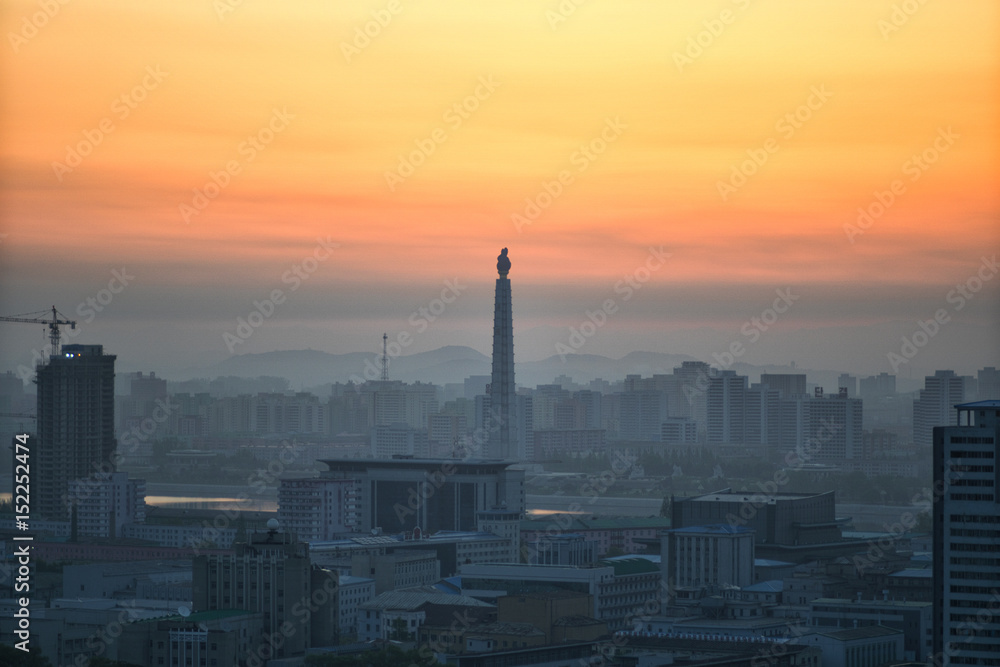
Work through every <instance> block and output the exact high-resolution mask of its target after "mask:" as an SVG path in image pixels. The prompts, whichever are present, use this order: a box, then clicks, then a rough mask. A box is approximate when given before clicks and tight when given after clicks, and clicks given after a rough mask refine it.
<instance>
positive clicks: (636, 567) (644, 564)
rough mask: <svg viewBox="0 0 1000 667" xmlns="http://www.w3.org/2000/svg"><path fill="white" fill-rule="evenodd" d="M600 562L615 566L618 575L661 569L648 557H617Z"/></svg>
mask: <svg viewBox="0 0 1000 667" xmlns="http://www.w3.org/2000/svg"><path fill="white" fill-rule="evenodd" d="M600 564H601V565H610V566H611V567H613V568H615V576H616V577H624V576H628V575H631V574H645V573H647V572H659V571H660V567H659V566H658V565H657V564H656V563H654V562H652V561H650V560H649V559H646V558H616V559H615V560H611V561H608V560H602V561H601V562H600Z"/></svg>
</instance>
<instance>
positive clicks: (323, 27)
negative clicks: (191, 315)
mask: <svg viewBox="0 0 1000 667" xmlns="http://www.w3.org/2000/svg"><path fill="white" fill-rule="evenodd" d="M52 2H53V3H55V0H52ZM571 4H572V3H569V2H564V3H562V5H560V3H558V2H540V3H539V2H527V1H524V0H512V1H507V2H503V3H480V2H469V1H468V0H419V2H416V1H412V2H410V1H407V0H393V2H387V1H375V2H368V1H365V2H350V3H343V2H337V3H333V2H329V1H327V0H314V1H309V2H282V3H272V2H257V1H255V0H246V1H244V2H241V3H240V2H237V0H216V1H215V2H209V1H206V0H200V1H197V2H194V1H191V0H174V1H172V2H169V3H152V4H150V3H139V4H137V3H134V2H126V1H125V0H115V1H113V0H94V1H93V2H87V3H82V2H67V3H66V4H58V3H56V4H53V7H58V11H57V12H56V13H55V14H54V15H53V16H51V17H49V16H46V15H45V13H44V10H43V9H42V5H44V3H41V4H39V3H38V2H28V1H22V0H8V2H6V3H5V6H4V9H3V12H2V15H0V31H2V33H3V34H4V35H5V41H6V42H7V44H6V46H5V47H4V48H5V52H4V56H3V58H2V61H0V81H2V85H3V90H4V94H3V95H2V98H0V104H2V106H0V114H2V115H0V139H2V142H0V169H2V171H0V203H2V209H0V211H2V213H0V215H2V217H0V224H2V233H4V234H6V236H5V237H3V242H2V244H0V257H2V259H3V268H2V269H0V271H2V272H3V273H2V274H0V276H2V279H3V283H4V285H5V287H4V289H3V292H0V306H2V308H0V310H2V311H4V312H5V313H6V312H7V311H14V312H19V311H21V310H35V309H38V308H41V307H45V306H47V305H48V304H49V301H51V300H54V299H57V298H58V296H59V293H60V289H65V291H66V292H68V293H71V294H72V296H71V297H69V298H68V305H67V308H68V309H70V310H72V307H73V305H74V304H76V303H77V301H78V300H79V298H82V295H84V294H88V293H93V291H94V290H95V289H96V288H98V287H100V285H101V284H102V282H107V278H106V275H105V274H106V273H107V270H108V269H109V268H110V267H112V266H118V265H122V264H127V265H128V266H133V267H135V268H136V269H137V270H142V271H144V272H145V273H144V275H145V276H146V277H147V278H148V279H147V283H155V284H156V285H157V286H159V287H161V288H163V289H164V290H169V289H171V288H176V289H178V290H179V291H180V292H183V291H184V290H185V289H188V288H191V289H193V288H194V287H199V286H202V287H204V286H212V288H220V289H233V290H236V291H235V292H233V294H234V295H236V296H235V300H236V301H237V303H234V306H233V312H232V313H219V316H220V317H223V318H229V316H230V315H231V316H232V317H236V315H237V314H238V313H239V312H242V311H243V310H245V308H244V305H245V304H246V303H249V301H250V300H251V299H252V298H254V296H255V295H256V294H259V293H266V292H267V290H268V289H270V286H272V285H273V284H275V281H276V276H280V275H281V273H282V271H284V270H285V269H286V268H287V267H288V266H289V265H290V264H292V263H294V262H298V261H301V260H302V258H303V257H305V256H307V255H308V254H309V253H310V252H311V251H312V248H313V247H314V246H315V244H316V238H317V237H324V238H325V237H327V236H329V237H330V238H331V239H332V241H334V242H336V243H339V244H340V247H339V248H338V250H337V253H336V265H335V267H332V265H331V267H332V268H329V269H328V270H327V269H324V270H323V271H320V272H318V273H317V275H316V278H315V280H314V282H313V285H314V286H319V285H323V286H326V287H328V288H329V289H331V290H335V289H336V286H337V285H341V284H344V283H345V282H350V283H352V284H366V283H367V284H373V283H377V284H379V285H383V284H385V285H391V284H394V283H399V284H406V285H414V284H425V285H431V286H433V285H438V284H440V282H441V281H442V280H443V279H445V278H448V277H450V276H453V275H460V276H467V277H468V279H469V280H472V281H481V282H483V283H487V282H488V281H490V280H491V279H492V278H493V277H494V275H493V274H492V272H491V270H490V267H491V265H492V262H493V258H495V256H496V253H497V252H498V249H499V248H500V247H502V246H510V247H511V256H512V259H513V262H514V270H513V272H512V278H513V277H516V279H517V280H518V281H519V284H522V285H534V284H543V283H547V282H556V283H559V284H577V285H579V284H584V285H592V286H594V288H593V289H594V292H593V294H594V298H595V299H598V300H599V299H600V297H601V294H602V290H605V289H606V288H607V287H608V286H609V285H613V284H614V282H615V281H616V280H617V279H618V278H619V277H620V276H621V275H622V274H623V272H630V271H632V270H633V269H634V268H635V267H636V266H638V265H639V264H641V262H642V261H644V257H645V254H646V248H647V247H649V246H651V245H654V246H660V245H663V246H664V247H666V248H668V249H669V250H670V251H671V252H672V257H671V261H670V262H669V264H668V265H667V266H665V267H664V268H663V270H662V271H660V272H657V274H656V276H655V278H654V282H657V283H658V284H660V285H672V286H678V285H681V286H682V285H686V284H692V283H696V284H726V283H739V284H760V285H763V286H766V287H768V288H769V289H770V288H771V287H774V286H780V285H783V284H790V283H795V284H802V283H806V284H824V285H834V284H839V283H850V284H852V285H855V286H864V285H872V284H884V285H923V286H926V287H927V288H928V289H929V290H931V291H932V292H933V294H937V293H938V291H940V288H941V287H942V286H944V287H946V286H947V285H948V284H949V283H951V282H954V281H955V280H959V279H963V278H964V277H965V276H966V275H967V274H968V273H969V272H970V271H971V270H973V269H974V268H975V266H976V264H977V263H978V261H979V257H980V256H981V255H982V253H983V252H985V251H986V250H989V249H996V248H997V247H998V246H1000V243H998V240H1000V224H998V220H1000V217H998V204H1000V202H998V189H997V184H998V182H1000V179H998V176H1000V173H998V160H997V158H998V134H997V130H998V120H997V119H998V118H1000V103H998V102H1000V100H998V94H1000V91H998V85H997V84H998V63H1000V58H998V45H1000V39H998V37H1000V35H998V26H1000V21H998V18H1000V17H998V13H1000V10H998V6H997V4H996V3H995V2H993V1H992V0H981V1H976V0H968V1H965V0H963V2H959V3H943V2H931V3H927V4H926V5H923V6H920V7H919V9H918V10H917V11H916V12H915V13H914V14H913V15H912V16H909V15H904V14H900V13H899V11H900V10H898V9H897V10H896V12H897V13H896V15H895V20H896V22H897V23H900V24H901V25H899V26H898V29H893V30H891V31H890V30H889V29H888V27H887V26H890V25H891V21H892V20H893V12H894V4H893V3H892V2H872V1H870V0H838V1H836V2H833V1H830V2H801V0H785V1H778V0H767V1H765V0H759V1H756V0H735V1H729V0H727V1H723V2H648V1H638V0H614V2H611V1H604V2H601V1H599V0H591V1H590V2H586V3H582V4H581V5H580V6H579V7H578V8H577V9H576V10H575V11H574V12H573V13H572V14H571V15H569V16H559V15H558V14H557V13H558V11H559V9H558V8H559V7H560V6H570V5H571ZM897 4H901V3H897ZM230 5H236V6H234V7H232V6H230ZM227 7H228V8H229V9H231V11H228V10H224V9H223V8H227ZM392 9H394V10H396V11H395V13H392V11H390V10H392ZM49 11H50V12H51V11H52V10H51V9H49ZM379 16H381V17H382V20H383V22H384V23H386V25H384V26H377V27H376V24H375V23H373V21H374V20H375V18H373V17H379ZM387 17H388V20H387ZM562 19H565V20H562ZM39 26H40V27H39ZM366 27H367V28H368V29H369V30H370V31H371V32H372V33H375V36H374V37H371V38H370V39H369V40H368V43H367V44H365V43H364V42H356V43H355V42H354V40H355V39H356V32H357V31H358V30H362V31H363V30H364V29H365V28H366ZM893 27H896V26H893ZM713 30H714V31H715V32H716V33H717V34H715V35H713V34H711V33H712V31H713ZM699 40H700V41H701V42H702V44H703V45H704V46H701V47H697V49H698V50H690V49H691V48H695V47H692V46H691V45H692V44H696V43H697V42H698V41H699ZM352 43H355V46H356V47H357V46H358V45H360V47H358V48H356V49H354V50H352V49H350V48H349V47H347V46H345V45H349V44H352ZM682 56H686V57H687V58H688V60H684V59H683V58H682ZM150 72H159V73H160V74H159V75H158V76H153V75H151V74H150ZM483 81H488V82H492V84H491V85H490V86H484V85H483V84H482V82H483ZM817 90H819V91H824V93H825V98H824V97H821V98H817V97H816V95H815V91H817ZM477 93H478V94H479V99H476V98H475V97H471V98H470V96H475V95H476V94H477ZM123 96H125V98H124V99H123ZM140 98H141V99H140ZM468 100H471V102H472V105H473V106H475V107H476V108H475V109H474V110H472V111H469V112H467V113H465V116H467V117H463V116H459V115H457V114H456V112H455V111H454V109H453V107H454V105H456V104H459V105H461V104H462V103H463V101H468ZM810 103H812V105H813V108H812V109H809V108H808V107H807V106H803V105H807V104H810ZM276 110H277V111H279V112H281V113H280V114H279V115H278V116H277V117H276V116H275V113H276ZM796 111H798V112H799V114H800V117H804V118H805V120H800V121H796V125H795V126H792V125H791V124H789V123H788V121H783V118H785V116H786V114H795V113H796ZM609 122H610V123H611V125H610V126H609V125H608V123H609ZM615 122H617V126H616V125H615ZM102 123H103V125H102ZM269 123H270V124H271V127H272V128H276V127H280V130H278V131H276V132H273V133H272V134H268V132H269V130H268V129H267V128H268V124H269ZM102 127H103V128H105V129H108V128H110V131H107V132H106V131H102V130H101V128H102ZM609 127H617V128H618V129H617V130H615V131H613V132H611V133H610V134H608V130H607V129H606V128H609ZM602 131H604V132H605V136H606V137H607V138H613V140H612V141H608V142H607V143H606V145H603V144H601V139H600V138H601V136H602V135H601V133H602ZM949 131H950V133H951V136H952V137H954V138H953V140H951V141H950V143H949V142H944V143H942V142H941V141H939V143H938V148H937V149H935V148H934V146H935V143H934V142H935V140H936V138H938V137H939V136H941V135H942V133H944V134H945V135H947V134H948V132H949ZM616 132H617V133H616ZM88 133H89V134H88ZM435 133H436V134H435ZM253 135H260V136H259V138H260V137H262V138H264V139H266V142H264V143H263V144H261V149H260V150H257V149H253V150H251V149H250V148H248V146H249V144H247V143H246V142H247V140H248V138H249V137H251V136H253ZM88 137H90V138H88ZM95 137H96V138H98V139H99V140H100V141H99V143H98V142H95V141H93V138H95ZM434 137H437V139H434ZM594 141H596V142H597V144H596V145H598V146H602V145H603V148H602V150H603V151H604V152H603V153H601V154H600V155H596V156H594V158H593V159H592V160H591V159H589V158H585V157H581V156H582V155H583V154H582V153H581V152H580V151H581V148H582V147H584V146H586V145H587V144H590V143H591V142H594ZM421 142H422V143H423V145H425V146H427V145H432V146H433V149H434V150H433V152H432V153H430V154H428V155H422V154H419V153H418V154H417V157H418V158H419V159H420V160H421V161H422V162H423V164H421V165H420V166H419V167H417V168H415V170H414V173H413V174H412V175H410V176H407V177H406V178H405V179H402V181H401V182H400V181H398V180H397V181H396V182H395V184H393V187H392V188H390V184H388V183H387V176H386V174H387V172H392V171H393V170H395V169H396V168H397V165H398V163H399V160H400V156H408V155H411V154H413V152H414V151H416V150H418V145H419V144H420V143H421ZM91 143H96V145H94V146H90V145H89V144H91ZM81 144H82V145H83V149H84V150H87V151H88V152H89V155H87V156H85V157H82V158H81V159H80V162H79V164H78V165H77V166H75V167H72V168H71V170H70V169H66V168H62V167H60V166H59V165H57V164H54V163H57V162H58V163H64V164H66V165H67V166H68V165H69V164H70V162H68V161H67V160H68V156H67V148H68V147H79V146H81ZM765 146H770V147H771V152H770V153H769V154H768V155H767V160H766V162H764V164H763V165H761V166H760V167H759V168H757V169H756V173H754V174H752V175H750V176H748V177H747V178H746V182H745V184H743V185H741V186H740V187H738V188H736V189H735V190H734V191H730V192H729V193H728V194H727V196H726V197H725V200H724V199H723V197H722V195H721V194H720V183H723V182H726V181H727V180H728V179H729V178H730V174H731V170H732V168H733V166H734V165H739V164H740V163H742V162H743V161H745V160H747V159H748V153H747V151H751V152H756V153H757V154H758V155H759V154H760V151H762V150H763V147H765ZM88 149H91V150H88ZM942 149H943V150H942ZM928 150H929V151H930V153H929V155H931V156H932V157H934V158H935V162H934V164H932V165H928V168H927V169H926V171H921V170H916V171H915V170H914V168H913V167H912V164H911V163H908V160H910V159H911V157H912V156H913V155H915V154H920V153H923V152H924V151H928ZM251 156H252V157H251ZM229 163H232V164H234V165H236V166H237V167H238V168H239V173H237V174H235V175H232V176H231V177H230V178H229V183H228V184H227V185H226V186H225V187H224V188H222V189H221V192H220V193H219V194H218V196H217V197H216V198H215V199H213V200H212V201H211V202H210V203H208V205H207V206H206V207H205V208H204V209H203V210H200V211H198V212H197V214H194V212H193V211H192V209H184V207H185V206H190V207H192V208H194V207H195V206H196V204H197V198H196V195H195V192H194V190H195V189H202V188H204V186H205V185H206V183H209V182H210V180H209V179H210V174H211V173H219V172H221V171H223V170H225V169H226V167H227V164H229ZM908 165H909V167H908ZM560 172H567V173H568V176H569V177H571V179H572V181H571V182H567V184H566V185H565V186H564V187H562V191H561V192H560V193H559V195H558V196H557V197H556V198H555V200H554V201H553V202H552V204H551V206H549V207H548V208H547V209H545V210H544V211H543V212H542V213H541V215H539V216H538V217H537V219H535V220H534V221H532V223H531V224H530V225H526V226H522V227H521V228H520V229H517V228H516V225H515V222H514V220H512V216H513V215H514V214H522V215H523V214H524V212H525V207H526V198H536V197H538V195H539V194H540V193H544V192H545V190H544V189H543V187H544V186H543V184H544V183H545V182H553V181H558V180H559V175H560ZM897 179H898V180H899V181H900V184H901V185H902V187H904V188H905V190H904V191H902V194H900V195H899V196H898V197H896V201H895V202H894V203H893V204H892V205H891V206H890V207H889V208H888V210H887V211H886V212H885V213H884V214H883V215H882V216H881V217H879V218H878V219H876V220H875V221H874V224H872V225H871V227H870V228H868V229H867V230H864V233H863V234H854V235H853V242H852V241H851V239H850V238H849V236H851V234H849V233H848V231H849V230H848V231H845V225H849V224H851V223H853V222H854V221H855V220H856V218H857V209H858V207H869V206H870V205H872V203H873V202H874V201H875V199H874V194H873V193H875V192H876V191H885V190H889V189H890V188H891V186H892V183H893V181H894V180H897ZM390 180H391V179H390ZM568 180H569V179H567V181H568ZM185 210H187V213H186V214H185ZM997 282H998V283H1000V281H997ZM60 286H64V287H63V288H60ZM74 289H76V290H77V291H76V292H74V291H73V290H74ZM240 290H244V291H240ZM134 298H139V297H134ZM177 309H182V308H180V306H178V308H177ZM574 313H575V311H574ZM406 314H408V311H407V313H403V314H402V316H403V318H405V315H406ZM378 316H379V317H385V318H389V319H392V317H394V315H393V314H392V313H388V312H383V313H379V314H378ZM918 316H919V314H918ZM571 317H575V314H571ZM230 319H231V318H230ZM692 319H694V318H692Z"/></svg>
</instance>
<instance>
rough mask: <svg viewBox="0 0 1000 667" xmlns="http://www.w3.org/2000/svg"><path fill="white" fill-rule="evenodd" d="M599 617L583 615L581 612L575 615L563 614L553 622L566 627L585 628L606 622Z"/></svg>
mask: <svg viewBox="0 0 1000 667" xmlns="http://www.w3.org/2000/svg"><path fill="white" fill-rule="evenodd" d="M604 622H605V621H602V620H601V619H599V618H594V617H593V616H583V615H581V614H575V615H573V616H561V617H559V618H557V619H556V620H555V622H553V623H552V625H555V626H558V627H564V628H567V627H568V628H585V627H587V626H590V625H600V624H602V623H604Z"/></svg>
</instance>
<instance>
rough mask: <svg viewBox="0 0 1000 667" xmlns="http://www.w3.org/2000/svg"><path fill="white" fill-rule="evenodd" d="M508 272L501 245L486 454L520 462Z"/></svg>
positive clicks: (495, 305) (495, 304) (521, 446)
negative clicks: (488, 434) (488, 435)
mask: <svg viewBox="0 0 1000 667" xmlns="http://www.w3.org/2000/svg"><path fill="white" fill-rule="evenodd" d="M509 273H510V257H508V256H507V248H504V249H503V250H501V251H500V256H499V257H497V274H498V277H497V281H496V296H495V301H494V309H493V369H492V375H491V378H490V395H489V401H490V413H491V414H490V425H489V429H488V430H489V433H490V437H489V448H488V455H489V457H491V458H498V459H507V460H514V461H523V460H524V447H523V444H522V443H520V442H519V438H518V414H517V394H516V393H515V390H514V324H513V316H512V308H511V292H510V278H508V275H509Z"/></svg>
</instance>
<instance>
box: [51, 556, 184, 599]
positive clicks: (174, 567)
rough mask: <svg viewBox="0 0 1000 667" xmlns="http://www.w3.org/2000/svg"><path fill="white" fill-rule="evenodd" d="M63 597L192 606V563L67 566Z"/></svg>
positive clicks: (161, 561) (181, 560) (152, 562)
mask: <svg viewBox="0 0 1000 667" xmlns="http://www.w3.org/2000/svg"><path fill="white" fill-rule="evenodd" d="M63 595H64V596H65V597H74V598H75V597H79V598H103V599H137V598H138V599H143V600H177V601H179V602H184V603H185V604H191V559H189V558H185V559H177V560H148V561H138V562H135V563H117V562H109V563H87V564H76V565H66V566H65V567H64V568H63Z"/></svg>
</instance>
